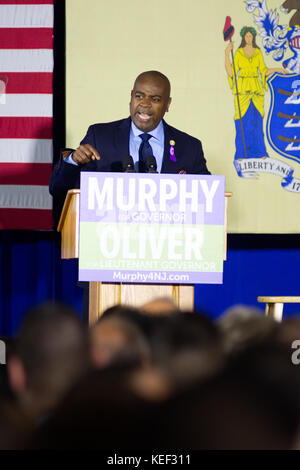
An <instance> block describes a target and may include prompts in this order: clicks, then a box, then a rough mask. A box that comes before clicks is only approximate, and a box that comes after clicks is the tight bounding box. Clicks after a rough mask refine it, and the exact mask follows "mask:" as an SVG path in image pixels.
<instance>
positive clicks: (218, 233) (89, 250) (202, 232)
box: [79, 172, 225, 284]
mask: <svg viewBox="0 0 300 470" xmlns="http://www.w3.org/2000/svg"><path fill="white" fill-rule="evenodd" d="M224 201H225V177H224V176H205V175H181V174H180V175H179V174H178V175H169V174H147V173H139V174H136V173H95V172H81V194H80V241H79V280H80V281H103V282H120V283H122V282H123V283H131V282H132V283H146V284H149V283H156V284H161V283H167V284H176V283H178V284H196V283H208V284H221V283H222V281H223V250H224V211H225V208H224V203H225V202H224Z"/></svg>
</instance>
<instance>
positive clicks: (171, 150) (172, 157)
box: [170, 140, 177, 162]
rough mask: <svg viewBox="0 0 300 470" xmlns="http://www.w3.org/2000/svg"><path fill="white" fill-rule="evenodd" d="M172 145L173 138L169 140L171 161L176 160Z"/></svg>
mask: <svg viewBox="0 0 300 470" xmlns="http://www.w3.org/2000/svg"><path fill="white" fill-rule="evenodd" d="M174 146H175V140H170V160H172V162H176V161H177V160H176V155H175V149H174Z"/></svg>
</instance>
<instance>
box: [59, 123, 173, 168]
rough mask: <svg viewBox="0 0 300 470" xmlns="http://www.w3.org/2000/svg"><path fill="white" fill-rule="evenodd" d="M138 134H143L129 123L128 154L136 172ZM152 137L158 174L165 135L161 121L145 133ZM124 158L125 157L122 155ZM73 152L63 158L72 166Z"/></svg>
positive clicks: (151, 143)
mask: <svg viewBox="0 0 300 470" xmlns="http://www.w3.org/2000/svg"><path fill="white" fill-rule="evenodd" d="M140 134H143V132H142V131H141V130H140V129H138V128H137V127H136V125H135V124H134V123H133V122H131V127H130V134H129V152H130V155H131V156H132V158H133V161H134V167H135V170H136V171H137V172H138V163H139V148H140V145H141V143H142V139H141V138H140V137H139V135H140ZM147 134H150V135H151V136H152V137H151V139H149V144H150V145H151V148H152V150H153V156H154V157H155V159H156V163H157V171H158V173H160V172H161V167H162V161H163V157H164V148H165V133H164V125H163V123H162V121H160V123H159V124H158V126H157V127H156V128H155V129H153V131H151V132H147ZM124 156H125V155H124ZM72 157H73V152H72V153H71V154H70V155H69V156H68V157H67V158H65V162H67V163H71V164H72V165H77V166H78V163H76V162H74V160H73V158H72Z"/></svg>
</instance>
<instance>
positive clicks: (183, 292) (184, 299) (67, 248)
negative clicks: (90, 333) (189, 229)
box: [57, 189, 232, 324]
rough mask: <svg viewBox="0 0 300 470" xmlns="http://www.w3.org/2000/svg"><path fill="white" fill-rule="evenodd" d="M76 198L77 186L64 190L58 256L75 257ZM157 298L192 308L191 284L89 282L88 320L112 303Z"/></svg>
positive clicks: (77, 194) (78, 194) (135, 304)
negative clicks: (168, 299) (65, 194)
mask: <svg viewBox="0 0 300 470" xmlns="http://www.w3.org/2000/svg"><path fill="white" fill-rule="evenodd" d="M231 195H232V194H231V193H225V196H226V197H225V223H224V260H225V259H226V251H227V244H226V240H227V227H226V224H227V204H228V202H227V201H228V197H230V196H231ZM79 200H80V190H79V189H71V190H69V191H68V193H67V196H66V199H65V203H64V206H63V210H62V214H61V217H60V220H59V224H58V227H57V230H58V232H61V258H62V259H72V258H79ZM157 297H169V298H172V299H173V301H174V303H175V304H176V305H177V306H178V308H180V309H181V310H193V308H194V285H186V284H185V285H178V284H174V285H172V284H132V283H130V284H126V283H107V282H89V323H90V324H93V323H94V322H96V321H97V319H98V318H99V317H100V316H101V314H102V313H103V312H104V311H105V310H106V309H107V308H109V307H112V306H113V305H116V304H127V305H132V306H136V307H140V306H141V305H143V304H144V303H146V302H148V301H150V300H152V299H153V298H157Z"/></svg>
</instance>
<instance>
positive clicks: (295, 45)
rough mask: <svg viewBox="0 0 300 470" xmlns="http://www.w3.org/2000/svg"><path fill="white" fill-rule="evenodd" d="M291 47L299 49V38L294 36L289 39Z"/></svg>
mask: <svg viewBox="0 0 300 470" xmlns="http://www.w3.org/2000/svg"><path fill="white" fill-rule="evenodd" d="M291 46H292V47H293V48H294V49H300V36H296V37H294V38H293V39H291Z"/></svg>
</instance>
